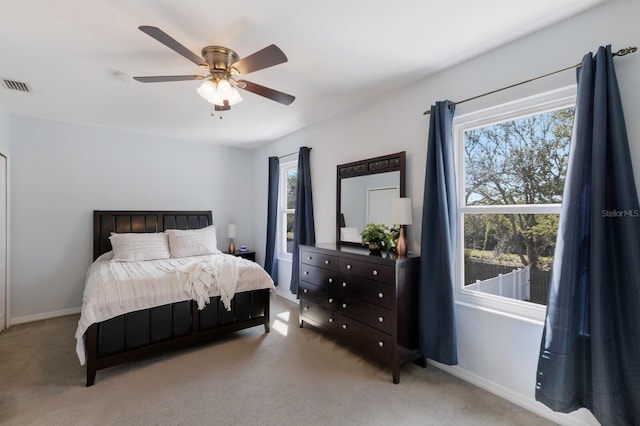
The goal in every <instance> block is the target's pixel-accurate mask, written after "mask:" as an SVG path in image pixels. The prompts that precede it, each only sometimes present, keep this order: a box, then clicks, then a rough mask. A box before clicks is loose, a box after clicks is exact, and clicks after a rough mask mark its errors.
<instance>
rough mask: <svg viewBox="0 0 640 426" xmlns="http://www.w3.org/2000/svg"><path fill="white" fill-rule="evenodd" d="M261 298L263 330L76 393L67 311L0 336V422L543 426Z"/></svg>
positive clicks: (118, 371)
mask: <svg viewBox="0 0 640 426" xmlns="http://www.w3.org/2000/svg"><path fill="white" fill-rule="evenodd" d="M297 312H298V311H297V306H296V305H294V304H292V303H290V302H288V301H286V300H283V299H281V298H278V297H274V298H273V299H272V315H271V323H272V329H271V333H269V334H264V333H263V331H264V328H263V327H255V328H253V329H251V330H244V331H241V332H238V333H235V334H233V335H232V336H230V337H228V338H225V339H223V340H219V341H216V342H214V343H211V344H207V345H204V346H199V347H196V348H191V349H188V350H182V351H179V352H173V353H172V354H170V355H163V356H158V357H155V358H152V359H148V360H144V361H140V362H136V363H133V364H129V365H125V366H118V367H112V368H110V369H106V370H102V371H99V372H98V374H97V377H96V384H95V385H94V386H93V387H90V388H85V387H84V381H85V370H84V367H81V366H80V364H79V363H78V359H77V357H76V355H75V351H74V349H75V340H74V338H73V335H74V332H75V329H76V324H77V320H78V316H77V315H72V316H67V317H61V318H55V319H51V320H44V321H38V322H33V323H29V324H22V325H17V326H13V327H11V328H10V329H8V330H5V331H4V332H2V333H0V386H1V389H0V423H2V424H9V425H74V424H78V425H125V424H126V425H158V424H170V425H548V424H551V423H550V422H548V421H546V420H545V419H542V418H541V417H538V416H536V415H534V414H532V413H530V412H528V411H526V410H523V409H521V408H519V407H517V406H515V405H513V404H511V403H509V402H507V401H505V400H502V399H500V398H498V397H495V396H493V395H491V394H489V393H487V392H485V391H483V390H481V389H478V388H477V387H474V386H473V385H470V384H468V383H466V382H463V381H461V380H459V379H457V378H455V377H452V376H450V375H448V374H447V373H444V372H443V371H441V370H438V369H437V368H435V367H433V366H428V367H427V368H426V369H422V368H420V367H419V366H417V365H414V364H411V365H409V366H407V367H405V368H404V369H403V370H402V372H401V376H400V384H399V385H394V384H393V383H392V382H391V373H390V372H389V371H386V370H384V369H382V368H380V367H378V366H377V365H375V364H371V363H370V362H368V361H366V360H364V359H362V358H360V357H358V356H357V355H355V354H353V353H351V352H350V351H348V350H346V349H344V348H342V347H341V346H339V345H336V344H335V342H333V341H332V340H330V339H327V338H326V337H324V336H322V335H321V334H319V333H318V332H317V331H316V330H314V329H313V328H311V327H309V326H305V328H303V329H300V328H299V327H298V313H297Z"/></svg>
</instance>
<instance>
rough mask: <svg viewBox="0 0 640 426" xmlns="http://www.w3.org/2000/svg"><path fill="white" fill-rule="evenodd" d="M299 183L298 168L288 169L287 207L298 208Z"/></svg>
mask: <svg viewBox="0 0 640 426" xmlns="http://www.w3.org/2000/svg"><path fill="white" fill-rule="evenodd" d="M297 183H298V170H297V169H289V170H287V209H295V208H296V185H297Z"/></svg>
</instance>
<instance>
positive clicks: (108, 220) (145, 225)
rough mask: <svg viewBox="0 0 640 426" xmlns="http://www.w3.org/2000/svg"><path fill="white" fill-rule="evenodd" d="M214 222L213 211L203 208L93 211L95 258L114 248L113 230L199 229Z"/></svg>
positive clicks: (122, 231) (158, 230)
mask: <svg viewBox="0 0 640 426" xmlns="http://www.w3.org/2000/svg"><path fill="white" fill-rule="evenodd" d="M212 224H213V217H212V215H211V210H202V211H198V210H195V211H180V210H177V211H163V210H161V211H148V210H140V211H135V210H132V211H124V210H114V211H108V210H94V211H93V260H96V259H97V258H98V256H100V255H101V254H103V253H106V252H108V251H111V241H109V237H110V236H111V233H112V232H117V233H118V234H126V233H129V232H164V231H165V230H166V229H200V228H204V227H206V226H209V225H212Z"/></svg>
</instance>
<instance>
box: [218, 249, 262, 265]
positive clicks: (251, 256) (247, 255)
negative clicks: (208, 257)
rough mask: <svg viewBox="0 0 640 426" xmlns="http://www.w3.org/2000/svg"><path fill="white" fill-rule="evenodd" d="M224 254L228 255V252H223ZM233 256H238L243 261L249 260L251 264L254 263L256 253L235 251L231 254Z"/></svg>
mask: <svg viewBox="0 0 640 426" xmlns="http://www.w3.org/2000/svg"><path fill="white" fill-rule="evenodd" d="M225 253H227V254H228V253H229V252H228V251H225ZM233 255H234V256H238V257H242V258H244V259H247V260H251V261H253V262H255V261H256V252H255V251H251V250H246V251H239V250H236V251H235V253H233Z"/></svg>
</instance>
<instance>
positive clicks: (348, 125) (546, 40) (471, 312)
mask: <svg viewBox="0 0 640 426" xmlns="http://www.w3.org/2000/svg"><path fill="white" fill-rule="evenodd" d="M638 16H640V2H638V1H637V0H612V1H610V2H609V3H607V4H604V5H602V6H600V7H598V8H596V9H593V10H591V11H588V12H586V13H584V14H582V15H579V16H577V17H575V18H573V19H570V20H567V21H564V22H561V23H559V24H556V25H554V26H552V27H549V28H547V29H545V30H543V31H540V32H538V33H536V34H534V35H532V36H529V37H526V38H523V39H521V40H518V41H516V42H514V43H511V44H509V45H507V46H505V47H503V48H501V49H498V50H495V51H493V52H490V53H487V54H484V55H482V56H481V57H478V58H476V59H474V60H471V61H468V62H466V63H463V64H460V65H457V66H455V67H452V68H450V69H448V70H445V71H443V72H440V73H438V74H437V75H434V76H431V77H430V78H427V79H425V80H422V81H419V82H417V83H415V84H412V85H411V86H409V87H406V88H405V89H403V90H398V91H396V92H395V93H390V94H387V95H385V96H384V99H382V98H381V99H380V100H379V101H378V102H374V103H371V104H368V105H367V106H364V107H362V108H360V109H358V110H356V111H352V112H351V113H347V114H343V115H341V116H340V117H338V118H336V119H332V120H329V121H327V122H325V123H322V124H319V125H316V126H314V127H312V128H308V129H304V130H302V131H299V132H297V133H295V134H291V135H289V136H287V137H284V138H282V139H280V140H278V141H276V142H273V143H271V144H269V145H267V146H265V147H262V148H261V149H258V150H255V151H254V156H253V163H254V169H255V170H256V175H255V177H254V183H255V185H256V193H255V199H256V206H257V207H256V214H255V217H254V230H255V231H256V235H255V240H256V243H257V246H258V247H264V238H265V236H264V225H265V223H266V216H265V214H266V213H265V212H266V183H265V182H266V176H267V157H268V156H269V155H283V154H285V153H288V152H292V151H295V150H297V148H298V146H301V145H307V146H310V147H312V148H313V150H312V151H311V156H310V158H311V175H312V182H313V197H314V213H315V219H316V240H317V241H318V242H331V241H334V240H335V208H336V206H335V204H336V202H335V190H336V189H335V188H336V178H335V175H336V165H337V164H341V163H346V162H350V161H355V160H358V159H362V158H368V157H374V156H378V155H383V154H389V153H392V152H397V151H402V150H405V151H407V196H408V197H411V198H412V199H413V201H414V220H413V221H414V224H416V225H413V226H410V227H409V228H410V229H409V235H408V236H409V245H410V249H412V250H415V251H419V238H420V233H421V229H420V226H419V222H420V220H421V212H422V197H423V189H424V176H425V159H426V139H427V130H428V125H429V120H428V118H425V117H424V116H423V115H422V113H423V111H425V110H426V109H428V106H429V105H430V104H431V103H433V102H435V101H438V100H443V99H451V100H453V101H457V100H461V99H466V98H469V97H472V96H475V95H478V94H481V93H484V92H487V91H491V90H494V89H497V88H500V87H504V86H507V85H510V84H513V83H517V82H520V81H524V80H528V79H530V78H532V77H535V76H538V75H542V74H546V73H548V72H551V71H555V70H557V69H561V68H564V67H567V66H570V65H573V64H577V63H579V62H580V61H581V59H582V56H583V55H584V54H585V53H587V52H589V51H595V50H596V49H597V48H598V46H600V45H606V44H611V45H612V46H613V48H614V50H617V49H620V48H622V47H627V46H632V45H638V43H640V26H638V25H637V22H636V20H637V18H638ZM463 30H464V29H456V28H455V25H452V31H463ZM424 42H425V45H427V46H428V44H429V43H437V38H436V39H434V40H433V41H430V40H425V41H424ZM425 51H428V49H425ZM415 53H416V54H420V52H415ZM615 63H616V68H617V74H618V80H619V83H620V89H621V93H622V98H623V104H624V108H625V112H626V117H627V128H628V133H629V139H630V145H631V153H632V158H633V166H634V169H635V170H636V183H637V184H640V142H639V141H640V121H638V120H636V119H635V117H636V116H638V114H640V80H639V79H638V75H640V53H636V54H634V55H630V56H627V57H624V58H617V59H615ZM574 83H575V72H574V71H568V72H565V73H563V74H561V75H558V76H556V77H553V78H548V79H545V80H542V81H539V82H536V83H532V84H528V85H525V86H521V87H519V88H516V89H511V90H509V91H505V92H502V93H500V94H497V95H492V96H488V97H485V98H482V99H480V100H477V101H473V102H469V103H466V104H462V105H459V106H458V108H457V112H456V114H464V113H465V112H469V111H473V110H477V109H481V108H484V107H487V106H490V105H492V104H499V103H504V102H507V101H509V100H514V99H518V98H521V97H524V96H529V95H533V94H536V93H539V92H540V91H546V90H551V89H555V88H560V87H563V86H566V85H569V84H574ZM638 187H639V188H640V185H638ZM286 266H289V267H290V265H287V264H284V262H281V263H280V267H281V268H283V267H286ZM283 273H284V272H283ZM280 285H286V286H287V287H288V283H282V282H281V283H280ZM456 315H457V329H458V353H459V365H458V366H456V367H454V368H448V370H449V371H451V372H452V373H454V374H457V375H459V376H461V377H463V378H465V379H466V380H469V381H472V382H475V383H477V384H479V385H481V386H483V387H485V388H487V389H490V390H491V391H493V392H495V393H497V394H500V395H502V396H503V397H505V398H508V399H510V400H512V401H514V402H516V403H518V404H520V405H523V406H525V407H528V408H529V409H531V410H534V411H536V412H539V413H541V414H543V415H545V416H548V417H550V418H552V419H553V420H555V421H556V422H559V423H566V424H585V423H586V424H593V423H595V420H594V419H593V417H592V416H591V415H590V414H589V413H587V412H586V411H585V410H581V411H579V412H576V413H573V414H571V415H562V414H554V413H552V412H551V411H550V410H548V409H547V408H546V407H544V406H543V405H542V404H539V403H537V402H535V400H534V391H535V389H534V387H535V372H536V367H537V355H538V351H539V345H540V339H541V334H542V324H540V323H536V322H530V321H525V320H522V319H518V318H513V317H508V316H505V315H502V314H500V313H496V312H492V311H487V310H481V309H478V308H476V307H469V306H464V305H461V304H457V305H456ZM443 368H445V367H443Z"/></svg>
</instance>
